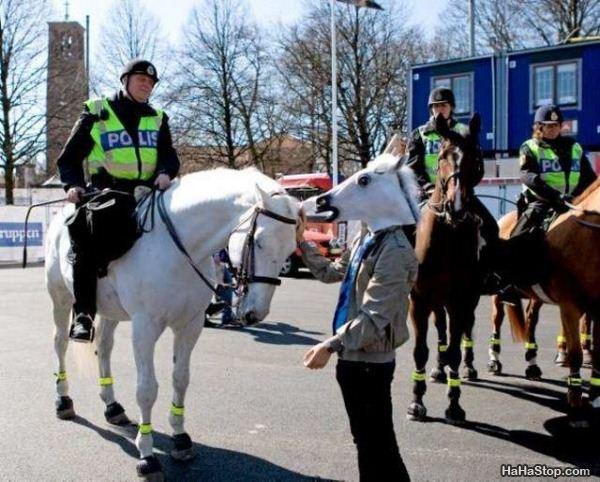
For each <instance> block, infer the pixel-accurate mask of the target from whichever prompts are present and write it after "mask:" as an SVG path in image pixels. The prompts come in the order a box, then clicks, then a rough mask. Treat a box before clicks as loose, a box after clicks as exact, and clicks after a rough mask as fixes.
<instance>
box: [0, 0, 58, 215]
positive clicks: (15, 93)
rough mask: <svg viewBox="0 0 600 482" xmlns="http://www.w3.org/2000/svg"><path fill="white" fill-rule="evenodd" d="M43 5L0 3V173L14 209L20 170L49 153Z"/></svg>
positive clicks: (15, 0) (21, 0)
mask: <svg viewBox="0 0 600 482" xmlns="http://www.w3.org/2000/svg"><path fill="white" fill-rule="evenodd" d="M48 15H49V4H48V3H47V2H46V1H44V0H0V168H1V169H2V170H3V171H4V184H5V196H6V204H13V202H14V199H13V189H14V174H15V168H16V167H17V166H20V165H24V164H28V163H33V162H34V161H35V158H36V157H37V156H38V155H39V154H40V153H41V152H43V151H44V149H45V143H44V133H45V129H44V127H45V123H44V117H45V112H44V108H43V105H44V103H43V94H44V89H43V87H44V80H45V75H46V59H47V57H46V43H45V42H44V40H45V38H46V35H45V33H46V30H45V29H46V19H47V18H48Z"/></svg>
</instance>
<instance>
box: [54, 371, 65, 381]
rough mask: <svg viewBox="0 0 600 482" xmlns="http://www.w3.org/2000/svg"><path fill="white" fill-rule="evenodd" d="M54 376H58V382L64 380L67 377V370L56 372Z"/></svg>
mask: <svg viewBox="0 0 600 482" xmlns="http://www.w3.org/2000/svg"><path fill="white" fill-rule="evenodd" d="M54 376H55V377H56V381H57V382H64V381H65V380H66V379H67V372H58V373H55V374H54Z"/></svg>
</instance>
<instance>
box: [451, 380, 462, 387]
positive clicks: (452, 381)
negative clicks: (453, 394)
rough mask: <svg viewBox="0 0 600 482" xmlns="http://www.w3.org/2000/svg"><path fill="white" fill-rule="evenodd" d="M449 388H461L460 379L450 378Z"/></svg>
mask: <svg viewBox="0 0 600 482" xmlns="http://www.w3.org/2000/svg"><path fill="white" fill-rule="evenodd" d="M448 386H449V387H460V378H448Z"/></svg>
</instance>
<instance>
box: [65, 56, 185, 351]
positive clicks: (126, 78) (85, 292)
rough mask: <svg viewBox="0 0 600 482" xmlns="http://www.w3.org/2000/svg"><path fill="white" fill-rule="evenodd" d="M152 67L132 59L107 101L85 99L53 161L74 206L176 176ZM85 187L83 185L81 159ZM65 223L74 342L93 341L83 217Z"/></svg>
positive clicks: (92, 281)
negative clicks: (154, 98)
mask: <svg viewBox="0 0 600 482" xmlns="http://www.w3.org/2000/svg"><path fill="white" fill-rule="evenodd" d="M158 80H159V79H158V75H157V72H156V67H155V66H154V65H153V64H152V63H151V62H149V61H147V60H142V59H135V60H132V61H131V62H129V63H128V64H127V65H125V66H124V68H123V71H122V73H121V76H120V81H121V88H120V90H119V91H118V92H117V93H116V94H114V95H113V96H112V98H110V99H109V98H100V99H90V100H88V101H86V102H85V104H84V108H83V112H82V114H81V115H80V117H79V119H78V121H77V123H76V124H75V126H74V127H73V130H72V131H71V135H70V136H69V139H68V140H67V142H66V144H65V146H64V148H63V150H62V152H61V153H60V156H59V157H58V160H57V165H58V170H59V172H60V179H61V181H62V183H63V185H64V188H65V190H66V192H67V199H68V201H69V202H72V203H75V204H76V205H77V206H80V205H81V204H82V203H83V201H84V200H83V198H82V195H83V194H84V193H85V192H86V190H96V189H99V190H102V189H113V190H118V191H124V192H126V193H133V191H134V189H135V188H136V187H137V186H140V185H144V186H148V187H152V186H155V187H156V188H158V189H160V190H165V189H167V188H168V187H169V185H170V183H171V180H172V179H173V178H174V177H175V176H177V173H178V172H179V159H178V157H177V153H176V152H175V149H174V148H173V144H172V140H171V132H170V129H169V124H168V118H167V115H166V114H165V113H164V112H163V111H162V110H160V109H156V108H154V107H152V106H151V105H150V104H149V103H148V99H149V98H150V95H151V94H152V91H153V89H154V87H155V85H156V83H157V82H158ZM86 158H87V171H88V174H89V184H88V185H87V186H86V176H85V174H84V160H85V159H86ZM78 214H79V212H77V214H76V216H75V217H74V218H72V220H71V222H70V223H69V226H68V227H69V234H70V237H71V245H72V252H73V257H72V258H73V259H72V261H73V290H74V295H75V304H74V305H73V316H74V318H73V323H72V326H71V330H70V337H71V338H72V339H73V340H75V341H81V342H90V341H92V339H93V334H94V330H93V320H94V317H95V314H96V284H97V268H98V266H97V260H96V259H95V253H94V249H93V247H92V246H91V241H90V232H89V228H88V225H87V223H86V216H85V215H78Z"/></svg>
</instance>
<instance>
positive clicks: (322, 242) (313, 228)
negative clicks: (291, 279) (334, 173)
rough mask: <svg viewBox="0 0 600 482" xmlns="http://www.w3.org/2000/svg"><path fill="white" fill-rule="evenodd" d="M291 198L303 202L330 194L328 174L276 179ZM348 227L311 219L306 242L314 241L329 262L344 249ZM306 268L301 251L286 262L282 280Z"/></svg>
mask: <svg viewBox="0 0 600 482" xmlns="http://www.w3.org/2000/svg"><path fill="white" fill-rule="evenodd" d="M277 182H279V183H280V184H281V185H282V186H283V187H284V188H285V190H286V191H287V192H288V194H290V195H291V196H294V197H296V198H298V199H300V200H301V201H304V200H305V199H308V198H310V197H313V196H318V195H319V194H323V193H324V192H327V191H329V190H330V189H331V187H332V185H333V184H332V182H331V178H330V177H329V175H328V174H327V173H320V172H318V173H312V174H290V175H287V176H281V177H279V178H278V179H277ZM345 227H346V225H345V223H327V222H319V221H317V220H316V219H314V218H311V219H310V220H309V221H308V222H307V223H306V231H305V232H304V239H306V240H307V241H313V242H314V243H315V244H316V245H317V247H318V248H319V251H321V253H322V254H323V255H324V256H327V257H328V258H331V259H335V258H338V257H339V256H340V255H341V254H342V251H343V249H344V245H345V239H344V238H345V236H344V235H345V232H346V231H345ZM302 266H303V264H302V256H301V253H300V250H296V252H294V253H293V254H292V255H291V256H290V257H289V258H288V259H287V260H286V262H285V264H284V266H283V268H282V270H281V275H282V276H295V275H296V274H297V273H298V270H299V269H300V268H301V267H302Z"/></svg>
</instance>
